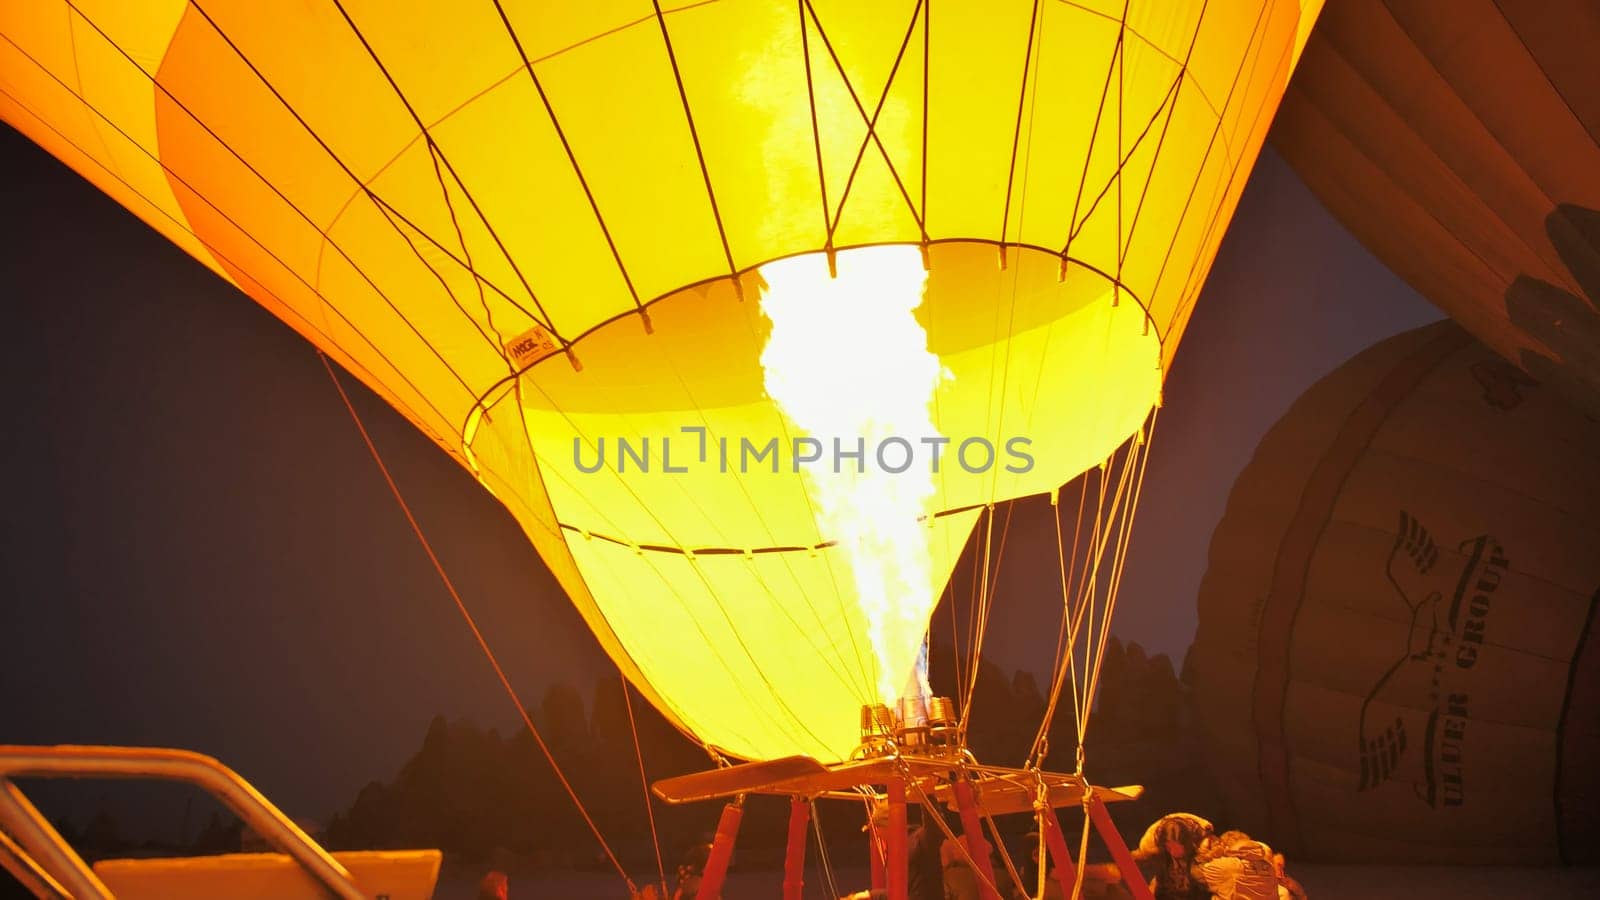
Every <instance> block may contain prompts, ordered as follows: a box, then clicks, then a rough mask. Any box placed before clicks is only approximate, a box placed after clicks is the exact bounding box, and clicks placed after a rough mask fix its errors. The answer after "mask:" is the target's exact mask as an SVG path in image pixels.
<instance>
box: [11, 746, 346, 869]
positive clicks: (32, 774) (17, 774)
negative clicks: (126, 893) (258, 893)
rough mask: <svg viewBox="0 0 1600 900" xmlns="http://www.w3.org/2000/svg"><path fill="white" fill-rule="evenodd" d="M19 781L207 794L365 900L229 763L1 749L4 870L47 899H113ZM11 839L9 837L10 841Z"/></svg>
mask: <svg viewBox="0 0 1600 900" xmlns="http://www.w3.org/2000/svg"><path fill="white" fill-rule="evenodd" d="M16 778H96V779H143V780H156V781H176V782H181V783H184V784H192V785H194V786H196V787H198V788H200V789H201V790H204V791H206V792H207V793H209V794H211V795H212V796H214V797H216V798H217V799H218V800H220V801H222V803H223V805H225V806H227V807H228V809H230V810H232V811H233V813H234V814H235V815H237V816H238V817H239V818H240V820H241V821H243V822H244V823H245V824H246V825H248V826H249V827H250V828H252V829H253V830H254V831H255V832H256V834H258V835H260V836H261V837H262V838H263V839H265V840H266V841H267V843H269V844H271V845H272V846H273V847H274V848H275V849H277V850H279V851H281V852H283V853H286V854H288V855H289V857H290V858H292V859H293V860H295V861H296V862H298V863H299V864H300V866H301V868H303V869H305V871H306V873H307V874H309V875H310V876H311V877H312V878H313V879H315V880H316V881H317V883H319V884H320V885H322V887H323V888H324V889H325V890H327V892H328V893H329V894H330V895H332V896H334V897H338V898H341V900H366V895H365V894H363V893H362V892H361V889H360V888H358V887H356V885H355V881H354V879H353V878H352V877H351V875H350V872H349V870H348V869H346V868H345V867H344V866H343V865H342V864H340V862H339V861H338V860H336V859H334V858H333V857H332V856H331V855H329V853H328V851H326V850H324V849H322V847H321V846H319V845H318V844H317V842H316V841H313V840H312V839H311V838H310V836H308V835H307V834H306V833H305V832H304V831H302V830H301V829H300V826H298V825H296V824H295V823H294V822H293V821H291V820H290V819H289V817H288V816H285V815H284V814H283V812H282V811H281V810H279V809H278V808H277V807H276V806H273V805H272V803H271V802H270V801H268V800H267V798H266V797H263V796H262V795H261V793H260V792H259V791H257V790H256V789H255V788H253V787H251V786H250V783H249V782H247V781H245V780H244V779H243V778H241V777H239V774H238V773H236V772H234V771H233V770H232V769H229V768H228V767H227V766H224V765H223V764H222V763H220V762H218V761H216V760H215V759H212V758H211V757H209V756H205V755H203V754H199V753H190V752H188V751H186V750H163V749H157V748H136V747H74V746H61V747H21V746H11V745H0V867H3V868H5V869H6V870H7V871H10V872H11V873H12V875H14V876H15V877H16V878H17V880H18V881H20V882H22V884H23V886H24V887H26V888H28V889H29V890H31V891H33V892H34V894H35V895H37V896H39V897H43V898H56V897H70V898H73V900H112V893H111V891H110V890H109V889H107V888H106V886H105V883H104V882H102V881H101V880H100V878H99V876H98V875H96V874H95V872H94V870H93V869H92V868H90V867H89V865H88V863H86V862H84V860H83V857H81V856H79V855H78V853H77V851H76V850H74V849H72V847H71V845H69V844H68V843H67V842H66V840H65V839H64V838H62V836H61V833H60V832H59V831H57V830H56V829H55V826H53V825H51V824H50V822H49V820H48V819H46V818H45V817H44V814H42V813H41V812H39V809H38V808H37V807H35V806H34V805H33V803H32V802H31V801H29V800H28V798H27V797H26V796H25V795H24V794H23V793H22V791H21V789H19V788H18V787H17V786H16V784H14V783H13V779H16ZM8 834H9V837H8Z"/></svg>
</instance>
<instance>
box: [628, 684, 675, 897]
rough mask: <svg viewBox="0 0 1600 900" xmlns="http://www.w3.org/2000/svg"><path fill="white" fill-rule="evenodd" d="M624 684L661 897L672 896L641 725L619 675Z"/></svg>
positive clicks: (629, 722)
mask: <svg viewBox="0 0 1600 900" xmlns="http://www.w3.org/2000/svg"><path fill="white" fill-rule="evenodd" d="M617 678H618V680H620V681H621V682H622V703H623V705H624V706H626V707H627V708H628V730H630V731H632V732H633V756H634V758H635V759H637V760H638V761H639V787H640V789H641V790H643V791H644V811H645V815H646V816H648V817H649V819H650V843H651V844H652V845H654V846H655V851H656V873H657V874H658V875H660V876H661V897H662V900H666V898H667V897H669V896H671V895H670V894H669V893H668V891H667V867H666V864H665V863H663V862H662V861H661V836H660V835H659V834H658V833H657V832H656V806H655V802H654V801H653V800H652V799H651V797H650V779H649V778H648V777H647V776H646V775H645V773H644V749H643V748H641V747H640V746H639V723H638V722H637V721H635V720H634V718H633V698H632V696H631V693H632V692H631V691H629V690H628V678H627V676H625V675H623V674H622V673H620V672H619V673H617Z"/></svg>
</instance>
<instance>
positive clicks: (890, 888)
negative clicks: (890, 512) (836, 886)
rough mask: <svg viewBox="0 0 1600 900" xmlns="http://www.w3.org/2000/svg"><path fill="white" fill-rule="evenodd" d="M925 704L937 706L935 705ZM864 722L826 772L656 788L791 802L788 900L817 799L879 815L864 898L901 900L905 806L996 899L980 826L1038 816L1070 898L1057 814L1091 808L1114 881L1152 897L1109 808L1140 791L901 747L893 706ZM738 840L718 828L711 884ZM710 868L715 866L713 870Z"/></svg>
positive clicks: (873, 825) (750, 771) (749, 771)
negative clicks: (847, 751) (953, 848)
mask: <svg viewBox="0 0 1600 900" xmlns="http://www.w3.org/2000/svg"><path fill="white" fill-rule="evenodd" d="M937 699H938V698H935V700H937ZM929 705H930V707H931V706H933V705H934V704H933V703H932V702H930V704H929ZM930 718H931V716H930ZM861 723H862V737H863V740H862V745H861V748H860V749H858V750H857V753H856V757H857V758H853V759H850V760H847V761H845V762H841V763H835V764H832V765H828V764H824V763H822V762H820V761H818V760H816V759H814V758H812V757H809V756H788V757H783V758H781V759H773V760H764V761H761V762H751V763H742V764H737V765H731V766H726V767H723V768H720V769H714V770H711V771H707V772H695V773H691V774H689V775H679V776H676V777H673V778H664V779H661V780H660V781H657V782H655V784H653V785H652V786H651V790H652V791H653V792H654V793H655V795H656V796H657V797H659V798H661V799H662V800H664V801H666V802H668V803H673V804H681V803H697V802H705V801H711V800H723V801H729V806H728V808H729V809H730V810H731V809H735V808H738V807H740V806H741V805H742V803H743V800H744V798H745V797H746V796H749V795H752V794H764V795H770V796H783V797H789V798H790V799H791V802H792V803H793V804H795V810H796V811H795V813H794V814H793V815H792V816H791V817H790V830H791V834H790V836H789V846H790V847H791V848H794V847H800V848H802V851H801V852H800V853H798V854H797V853H796V852H794V851H793V850H792V849H791V852H790V853H789V854H788V856H787V859H786V875H785V885H786V890H785V896H786V897H788V896H789V891H788V886H790V885H798V884H799V883H800V879H801V868H800V867H801V866H802V865H803V847H804V836H803V834H799V835H797V834H795V833H793V832H794V831H795V829H797V828H804V827H805V826H806V824H807V823H808V822H809V821H810V816H809V814H806V815H802V814H801V813H800V812H799V809H800V806H801V805H802V804H804V805H806V806H807V808H809V804H811V803H813V802H815V801H819V800H838V801H845V802H849V803H853V804H860V803H862V802H863V800H867V801H870V803H871V808H872V810H873V814H872V817H871V821H870V822H869V823H868V827H867V829H865V830H866V831H868V832H869V836H870V838H871V844H872V849H871V857H872V860H873V863H874V869H873V871H874V879H873V882H874V884H873V890H872V891H870V892H868V894H865V895H858V896H871V897H879V896H881V897H885V898H888V900H905V896H906V895H905V884H906V871H907V870H906V854H907V849H906V808H907V806H908V805H921V806H923V807H924V808H926V809H927V810H930V811H932V812H934V813H935V815H933V816H931V817H927V818H926V819H925V821H927V822H931V823H934V824H936V825H937V826H938V827H939V828H941V829H946V836H947V837H949V838H952V839H955V840H957V841H958V843H959V845H960V846H961V847H962V849H963V852H964V854H965V855H966V857H967V861H968V862H969V864H970V865H972V867H973V869H974V870H975V871H976V872H978V874H979V882H980V884H981V885H982V886H983V890H982V894H983V896H984V898H985V900H997V898H998V897H1000V896H1001V894H1000V892H999V891H998V890H997V888H996V886H997V885H999V884H1001V883H1003V882H1002V881H1001V880H997V878H996V874H997V873H996V872H995V871H994V869H993V866H992V865H991V863H990V853H989V847H990V844H989V842H988V839H986V838H985V836H984V828H983V825H982V822H983V821H984V820H991V824H990V828H991V829H992V828H993V827H994V826H993V823H992V819H993V817H995V816H1004V815H1017V814H1029V815H1033V816H1036V817H1037V818H1038V821H1039V824H1040V826H1041V830H1040V833H1041V834H1044V835H1046V837H1047V838H1048V840H1047V844H1048V849H1049V853H1050V857H1051V859H1052V862H1053V864H1054V869H1055V872H1056V877H1057V878H1058V879H1063V884H1062V886H1063V896H1064V897H1072V896H1073V893H1072V883H1073V881H1075V880H1076V877H1077V876H1076V866H1075V864H1074V862H1073V860H1072V857H1071V854H1070V852H1069V849H1068V845H1067V842H1066V841H1065V840H1064V839H1063V838H1062V836H1061V833H1060V826H1059V824H1058V823H1057V819H1056V813H1055V811H1056V810H1057V809H1060V808H1062V807H1080V808H1082V809H1084V810H1085V812H1086V813H1087V815H1088V826H1091V827H1093V828H1094V830H1095V831H1096V832H1097V833H1098V834H1099V835H1100V838H1101V840H1102V841H1103V842H1104V843H1105V844H1106V846H1107V848H1108V849H1109V850H1110V851H1111V856H1112V859H1113V860H1114V861H1115V863H1116V867H1117V871H1118V876H1119V877H1120V879H1121V880H1122V881H1123V883H1124V884H1125V885H1126V886H1127V889H1128V890H1129V891H1130V892H1131V895H1132V896H1133V897H1134V898H1135V900H1149V898H1150V897H1151V895H1150V892H1149V889H1148V887H1147V886H1146V884H1145V881H1144V879H1143V877H1142V876H1140V874H1139V871H1138V867H1137V865H1136V864H1135V863H1134V860H1133V858H1132V855H1131V854H1130V852H1129V851H1128V848H1127V845H1126V844H1125V843H1124V842H1123V840H1122V836H1121V835H1120V834H1119V833H1118V832H1117V830H1116V827H1115V826H1114V825H1113V824H1112V822H1111V818H1110V815H1109V814H1108V813H1107V812H1106V804H1108V803H1117V802H1122V801H1127V800H1136V799H1138V798H1139V797H1140V796H1141V795H1142V794H1143V793H1144V788H1143V787H1140V786H1138V785H1130V786H1124V787H1115V788H1108V787H1098V786H1094V785H1091V784H1089V783H1088V782H1087V781H1086V780H1085V779H1084V778H1083V777H1081V776H1079V775H1069V774H1065V773H1057V772H1042V771H1039V770H1035V769H1014V768H1005V767H1000V766H987V765H982V764H980V763H979V762H978V761H977V760H976V759H974V758H973V756H972V754H971V753H970V752H969V751H968V750H967V749H966V748H965V747H962V746H961V745H959V744H955V743H952V744H949V745H934V744H927V745H924V746H919V747H910V746H904V745H902V744H900V743H899V742H898V741H897V740H896V738H897V737H898V736H901V735H904V734H906V733H907V722H906V721H905V719H904V718H903V717H896V716H894V715H892V714H889V710H888V707H887V706H882V705H877V706H867V707H863V708H862V718H861ZM933 730H934V729H933V728H932V727H929V726H928V725H927V724H926V723H922V724H918V723H916V722H915V721H913V722H912V724H911V726H910V733H913V734H915V735H919V736H923V735H925V734H931V733H932V731H933ZM941 808H942V810H944V811H948V812H952V813H955V814H956V815H957V816H958V817H959V819H960V823H961V829H960V830H961V834H960V835H957V834H956V833H955V832H954V831H953V830H950V828H949V826H948V825H946V818H945V816H944V814H943V812H942V811H941ZM725 819H726V814H725ZM797 823H798V824H797ZM732 841H733V836H732V835H731V834H729V835H726V836H724V835H723V834H722V833H721V831H720V830H719V837H718V843H719V845H720V846H719V849H721V848H722V847H726V852H724V853H718V854H714V855H713V858H712V860H711V862H709V863H708V864H707V870H708V875H709V876H710V877H708V878H707V879H706V880H707V881H709V880H710V878H711V877H714V878H715V879H716V880H717V881H719V882H720V880H721V876H722V875H723V873H724V872H725V870H726V866H727V861H728V856H729V854H731V851H732ZM712 867H719V868H718V870H717V871H714V872H713V871H711V870H712ZM880 873H881V874H880ZM703 883H704V882H703ZM1030 893H1031V891H1030Z"/></svg>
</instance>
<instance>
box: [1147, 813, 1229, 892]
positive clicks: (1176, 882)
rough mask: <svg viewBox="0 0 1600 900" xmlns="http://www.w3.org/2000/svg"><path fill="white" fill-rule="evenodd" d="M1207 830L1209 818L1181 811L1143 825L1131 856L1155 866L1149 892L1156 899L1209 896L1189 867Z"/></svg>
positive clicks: (1207, 832) (1204, 840)
mask: <svg viewBox="0 0 1600 900" xmlns="http://www.w3.org/2000/svg"><path fill="white" fill-rule="evenodd" d="M1211 834H1212V825H1211V823H1210V822H1209V821H1207V820H1206V819H1202V818H1200V817H1199V816H1197V815H1194V814H1193V813H1184V812H1177V813H1169V814H1167V815H1165V816H1162V817H1161V818H1159V819H1157V820H1156V821H1155V822H1153V823H1151V825H1150V827H1149V828H1146V829H1145V832H1144V836H1143V837H1141V838H1140V839H1139V846H1138V847H1137V848H1135V849H1134V850H1133V858H1134V861H1136V862H1139V863H1143V864H1146V865H1148V866H1150V867H1151V868H1153V869H1154V870H1155V877H1153V878H1152V879H1151V880H1150V892H1151V893H1152V894H1154V895H1155V898H1156V900H1209V898H1210V896H1211V892H1210V891H1209V890H1208V889H1207V888H1206V886H1205V884H1204V883H1203V882H1201V881H1198V880H1196V879H1195V877H1194V876H1193V873H1192V872H1191V871H1190V867H1191V866H1192V865H1193V863H1194V860H1195V854H1196V853H1197V852H1198V851H1199V849H1200V847H1201V846H1202V845H1203V844H1204V843H1205V842H1206V840H1207V839H1208V838H1210V837H1211Z"/></svg>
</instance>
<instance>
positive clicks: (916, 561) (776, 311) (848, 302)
mask: <svg viewBox="0 0 1600 900" xmlns="http://www.w3.org/2000/svg"><path fill="white" fill-rule="evenodd" d="M836 259H837V266H838V276H837V277H831V276H830V275H829V272H828V262H827V257H826V256H825V255H823V254H807V255H804V256H797V257H791V258H789V259H784V260H779V261H776V262H772V263H768V264H767V265H764V266H762V267H761V275H762V277H763V279H765V281H766V286H765V289H764V291H763V293H762V297H761V310H762V312H763V313H764V314H765V315H766V316H767V318H768V319H769V320H770V321H771V322H772V333H771V335H770V337H769V338H768V339H767V345H766V347H765V348H764V349H763V350H762V353H761V365H762V369H763V372H764V378H765V384H766V390H767V394H768V396H770V397H771V398H772V399H773V401H774V402H776V403H777V405H778V407H779V408H780V409H781V410H782V411H783V413H784V414H785V415H786V416H788V418H789V419H790V420H791V421H793V422H794V424H795V425H797V426H799V428H800V429H802V430H803V431H804V432H806V434H807V435H808V436H810V437H812V438H814V439H816V440H817V441H819V442H821V445H822V456H821V459H820V460H818V461H816V462H811V463H805V464H803V465H804V471H805V475H804V477H805V478H806V479H807V481H808V483H809V486H810V488H811V497H812V499H813V503H814V509H813V514H814V516H815V518H816V521H817V525H818V527H819V529H820V530H821V531H822V533H823V535H824V537H825V538H828V539H833V540H837V541H838V542H839V546H840V549H841V550H842V551H843V553H844V556H845V559H846V560H847V561H848V562H849V565H850V570H851V575H852V578H853V581H854V585H855V590H856V597H857V599H858V602H859V603H860V606H861V610H862V612H863V614H864V615H865V618H866V621H867V627H868V631H869V634H870V639H871V645H872V650H873V654H874V656H875V657H876V661H877V681H878V683H877V689H878V693H879V699H880V700H881V701H882V702H884V703H889V704H892V703H894V702H895V701H896V700H897V699H898V698H900V697H920V698H923V699H926V697H927V696H928V694H929V691H928V683H927V647H926V638H927V628H928V619H929V616H930V615H931V614H932V611H933V610H932V606H933V602H934V600H935V598H936V597H937V592H936V591H934V590H933V586H932V576H931V573H930V563H929V558H928V545H927V532H926V528H925V526H924V525H923V523H922V522H921V521H919V520H920V519H921V518H922V517H924V516H926V515H927V514H928V513H929V509H928V507H929V501H930V500H931V499H932V497H933V495H934V477H935V475H934V472H933V467H932V465H931V458H930V456H929V447H930V445H929V444H927V443H923V440H924V439H925V438H927V439H931V438H936V437H938V436H939V432H938V429H937V428H936V427H935V426H934V423H933V419H932V416H931V414H930V412H929V409H930V406H931V404H932V401H933V395H934V390H935V389H936V388H937V387H938V384H939V381H940V379H941V377H944V375H945V374H946V373H945V372H944V370H943V369H942V367H941V366H940V364H939V357H938V356H936V355H935V354H933V353H930V352H929V351H928V335H927V332H926V331H924V330H923V328H922V325H921V323H919V322H918V321H917V319H916V315H915V310H916V309H917V307H919V306H921V305H922V291H923V286H924V284H925V283H926V281H927V273H926V272H925V271H924V270H923V268H922V256H921V253H920V252H919V251H918V249H917V248H916V247H909V246H889V247H868V248H861V249H856V250H847V251H843V252H840V253H838V254H837V257H836ZM895 438H898V439H900V441H903V442H905V444H906V445H909V447H910V449H911V451H912V456H911V464H910V465H909V466H908V467H906V468H905V469H904V471H901V472H894V471H890V470H891V469H894V468H899V467H900V466H901V465H902V463H903V462H904V461H905V459H906V458H907V451H906V449H905V447H904V446H902V445H901V444H900V443H899V442H896V441H892V440H891V443H890V444H888V445H886V446H885V447H884V448H883V450H882V452H883V454H884V455H883V458H882V464H880V459H879V455H878V453H879V448H880V442H882V441H884V440H886V439H895ZM836 442H837V443H836ZM836 447H837V448H838V449H840V450H843V451H845V452H854V451H855V450H856V449H858V448H860V449H864V451H865V453H864V458H863V460H862V461H861V462H860V463H858V462H857V461H856V460H854V459H852V458H849V457H844V456H836V453H835V448H836Z"/></svg>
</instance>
